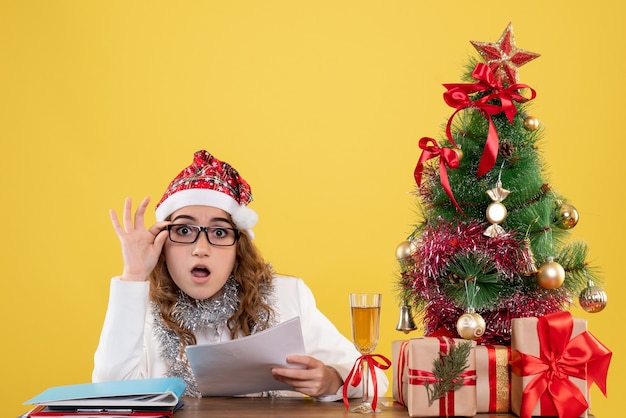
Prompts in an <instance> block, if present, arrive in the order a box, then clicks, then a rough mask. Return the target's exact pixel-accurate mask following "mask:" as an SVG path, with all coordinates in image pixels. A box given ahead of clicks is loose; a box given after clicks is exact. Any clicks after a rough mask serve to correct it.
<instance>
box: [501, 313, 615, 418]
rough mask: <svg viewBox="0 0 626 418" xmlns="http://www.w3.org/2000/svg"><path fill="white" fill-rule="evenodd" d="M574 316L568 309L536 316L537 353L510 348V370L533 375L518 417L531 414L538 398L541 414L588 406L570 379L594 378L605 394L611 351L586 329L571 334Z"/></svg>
mask: <svg viewBox="0 0 626 418" xmlns="http://www.w3.org/2000/svg"><path fill="white" fill-rule="evenodd" d="M573 324H574V320H573V318H572V315H571V314H570V313H569V312H557V313H553V314H549V315H545V316H543V317H540V318H539V321H538V323H537V333H538V336H539V350H540V356H539V357H535V356H532V355H529V354H524V353H522V352H520V351H518V350H515V351H513V353H512V360H511V363H510V364H511V371H512V372H513V373H515V374H517V375H519V376H531V375H536V376H535V377H534V378H533V379H532V380H531V381H530V382H529V383H528V384H527V385H526V387H525V388H524V392H523V396H522V405H521V413H520V417H521V418H530V417H531V416H532V412H533V408H534V407H535V405H536V404H537V402H538V401H540V400H541V408H542V412H541V413H542V415H556V414H558V416H559V417H560V418H575V417H578V416H580V415H581V414H582V413H583V412H585V411H586V410H587V408H588V407H589V405H588V403H587V400H586V398H585V395H584V394H582V393H581V391H580V389H579V388H578V387H577V386H576V385H575V384H574V383H572V382H571V381H570V380H569V377H570V376H571V377H577V378H579V379H586V380H587V388H589V387H590V386H591V385H592V384H593V383H594V382H595V383H596V384H597V385H598V387H599V388H600V390H601V391H602V393H603V394H604V396H606V378H607V371H608V368H609V362H610V361H611V355H612V353H611V351H610V350H609V349H608V348H606V347H605V346H604V345H603V344H602V343H601V342H600V341H598V340H597V339H596V338H595V337H594V336H593V335H591V334H590V333H589V332H588V331H585V332H583V333H581V334H579V335H577V336H576V337H574V338H572V339H571V340H570V338H571V335H572V329H573Z"/></svg>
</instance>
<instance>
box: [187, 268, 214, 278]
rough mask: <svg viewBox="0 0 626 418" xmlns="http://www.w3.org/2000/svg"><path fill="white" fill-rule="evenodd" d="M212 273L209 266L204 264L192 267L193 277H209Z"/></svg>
mask: <svg viewBox="0 0 626 418" xmlns="http://www.w3.org/2000/svg"><path fill="white" fill-rule="evenodd" d="M210 274H211V272H210V271H209V269H208V268H206V267H202V266H196V267H194V268H193V269H191V275H192V276H193V277H201V278H202V277H208V276H209V275H210Z"/></svg>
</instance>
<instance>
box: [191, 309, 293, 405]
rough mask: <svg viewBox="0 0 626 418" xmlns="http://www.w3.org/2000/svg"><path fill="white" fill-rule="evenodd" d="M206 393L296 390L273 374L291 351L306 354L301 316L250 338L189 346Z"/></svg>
mask: <svg viewBox="0 0 626 418" xmlns="http://www.w3.org/2000/svg"><path fill="white" fill-rule="evenodd" d="M186 351H187V358H188V359H189V365H190V366H191V370H192V371H193V374H194V375H195V377H196V381H197V383H198V389H199V390H200V392H202V395H203V396H236V395H246V394H250V393H257V392H264V391H268V390H293V388H292V387H291V386H289V385H286V384H284V383H281V382H279V381H277V380H275V379H274V377H273V376H272V367H290V368H298V367H301V366H298V365H293V364H287V362H286V361H285V359H286V357H287V356H288V355H290V354H300V355H302V354H304V353H305V351H304V341H303V339H302V328H301V326H300V318H299V317H295V318H292V319H290V320H288V321H285V322H283V323H281V324H278V325H276V326H274V327H272V328H269V329H267V330H264V331H261V332H259V333H256V334H252V335H249V336H247V337H243V338H238V339H235V340H231V341H224V342H221V343H216V344H202V345H192V346H188V347H187V348H186Z"/></svg>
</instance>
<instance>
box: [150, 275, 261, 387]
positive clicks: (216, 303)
mask: <svg viewBox="0 0 626 418" xmlns="http://www.w3.org/2000/svg"><path fill="white" fill-rule="evenodd" d="M238 289H239V285H238V284H237V282H236V280H235V277H234V276H232V275H231V276H230V277H229V278H228V280H227V281H226V283H225V284H224V287H222V291H221V292H220V294H219V295H216V296H215V297H213V298H210V299H206V300H197V299H193V298H190V297H189V296H188V295H187V294H186V293H184V292H182V291H180V294H179V295H178V301H177V302H176V304H175V305H174V310H173V312H172V317H173V319H174V320H175V321H176V322H177V323H178V324H179V325H180V327H181V328H183V329H187V330H190V331H191V332H193V333H194V334H195V335H197V334H198V332H202V331H209V332H213V333H214V334H216V335H219V334H220V332H221V329H223V327H225V326H226V325H227V323H228V320H229V319H230V318H231V317H232V316H233V314H234V313H235V312H236V311H237V308H238V306H239V297H238ZM260 290H261V297H262V298H263V300H264V301H265V302H266V303H268V302H269V300H270V295H271V293H272V291H273V286H271V285H266V286H262V287H261V289H260ZM152 314H153V316H154V323H155V327H154V331H155V334H156V337H157V339H158V340H159V342H160V345H161V357H162V358H163V359H164V360H165V361H166V363H167V364H168V376H174V377H180V378H182V379H183V380H184V381H185V383H187V389H186V390H185V393H184V395H185V396H193V397H201V396H202V394H201V393H200V391H199V390H198V385H197V383H196V379H195V377H194V375H193V373H192V371H191V368H190V367H189V362H188V361H187V355H186V354H185V352H184V351H183V352H182V353H181V350H180V349H181V342H180V338H179V337H178V335H177V334H176V332H174V331H173V330H171V329H170V328H168V327H167V326H166V325H165V324H164V323H163V319H162V317H161V312H160V311H159V307H158V306H157V305H156V304H155V303H154V302H153V303H152ZM259 319H260V323H265V322H266V319H267V315H262V316H261V317H260V318H259ZM271 325H272V324H270V326H271ZM259 328H260V327H259V326H254V327H253V329H252V332H253V333H254V332H256V331H260V329H259Z"/></svg>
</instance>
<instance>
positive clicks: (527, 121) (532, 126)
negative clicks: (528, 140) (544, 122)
mask: <svg viewBox="0 0 626 418" xmlns="http://www.w3.org/2000/svg"><path fill="white" fill-rule="evenodd" d="M524 128H526V129H527V130H529V131H536V130H537V129H538V128H539V119H537V118H536V117H534V116H526V117H525V118H524Z"/></svg>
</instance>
